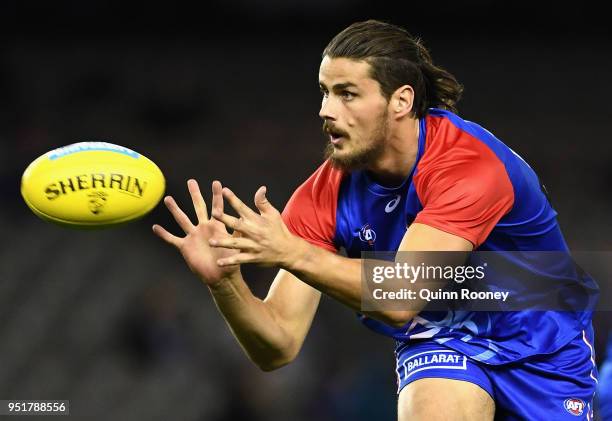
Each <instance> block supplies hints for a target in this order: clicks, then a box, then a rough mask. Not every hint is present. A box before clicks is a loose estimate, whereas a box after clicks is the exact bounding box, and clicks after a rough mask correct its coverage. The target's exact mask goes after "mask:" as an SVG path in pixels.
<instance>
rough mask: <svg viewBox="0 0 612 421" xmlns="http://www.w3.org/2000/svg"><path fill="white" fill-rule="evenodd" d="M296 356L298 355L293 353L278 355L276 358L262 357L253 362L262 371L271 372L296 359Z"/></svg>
mask: <svg viewBox="0 0 612 421" xmlns="http://www.w3.org/2000/svg"><path fill="white" fill-rule="evenodd" d="M295 357H296V356H293V355H284V356H277V357H276V358H265V359H260V360H258V361H253V362H254V363H255V365H257V367H258V368H259V369H260V370H261V371H264V372H266V373H269V372H270V371H274V370H278V369H279V368H282V367H284V366H286V365H288V364H289V363H291V362H292V361H293V360H294V359H295Z"/></svg>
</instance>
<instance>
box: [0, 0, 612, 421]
mask: <svg viewBox="0 0 612 421" xmlns="http://www.w3.org/2000/svg"><path fill="white" fill-rule="evenodd" d="M367 18H378V19H383V20H387V21H391V22H393V23H397V24H400V25H402V26H405V27H406V28H407V29H409V30H410V31H411V32H412V33H414V34H416V35H419V36H421V37H422V38H423V39H424V41H425V44H426V45H427V46H428V47H429V48H430V49H431V51H432V53H433V57H434V60H435V61H436V62H437V63H439V64H441V65H443V66H445V67H446V68H447V69H449V70H450V71H451V72H452V73H454V74H455V75H456V76H457V77H458V79H459V80H460V81H461V82H462V83H463V84H464V85H465V88H466V89H465V95H464V99H463V101H462V102H461V103H460V111H461V115H462V116H463V117H464V118H466V119H469V120H473V121H476V122H478V123H480V124H482V125H484V126H485V127H486V128H488V129H489V130H491V131H493V132H494V133H495V134H496V135H497V136H498V137H500V138H501V139H502V140H504V141H505V142H506V143H507V144H508V145H510V146H511V147H512V148H514V149H515V150H516V151H517V152H519V153H520V154H521V155H522V156H523V157H525V158H526V160H527V161H528V162H529V163H530V164H532V166H533V167H534V168H535V169H536V170H537V171H538V173H539V175H540V177H541V179H542V180H543V181H544V183H545V184H546V185H547V187H548V190H549V191H550V193H551V196H552V200H553V204H554V205H555V207H556V208H557V210H558V211H559V219H560V221H561V224H562V228H563V229H564V232H565V234H566V237H567V239H568V241H569V243H570V245H571V247H572V248H574V249H576V250H611V249H612V240H611V238H612V226H611V224H610V223H609V215H611V214H612V199H611V193H612V190H611V189H612V187H611V186H612V165H611V158H612V148H611V147H610V142H611V140H612V139H611V134H610V133H611V130H610V129H611V125H610V121H612V109H611V106H610V98H612V85H611V84H610V83H609V78H610V74H611V71H612V54H610V40H611V37H610V27H609V23H607V22H606V21H605V17H603V16H602V14H601V13H599V11H598V9H597V7H596V5H594V4H592V3H591V2H581V3H580V4H572V5H571V6H570V5H568V6H560V5H558V4H554V5H553V4H552V3H548V2H545V3H540V2H527V1H518V2H513V3H512V5H511V6H510V5H505V6H503V5H500V4H497V3H493V2H486V1H471V2H444V1H442V2H435V4H432V5H429V4H425V3H423V4H405V5H398V4H397V3H390V4H385V3H384V2H376V4H375V5H374V4H372V3H371V2H367V1H365V0H360V1H349V0H333V1H323V0H311V1H308V2H307V1H297V2H282V1H279V0H273V1H268V2H264V1H249V2H247V1H244V0H235V1H233V2H223V1H220V0H217V1H211V2H207V3H206V5H205V6H204V5H200V7H198V8H195V9H194V8H193V6H189V5H188V3H180V2H178V3H175V2H173V3H169V2H164V3H154V4H144V3H142V4H129V5H128V4H125V3H124V2H119V1H101V0H96V1H87V2H77V1H59V2H40V3H38V2H34V1H16V0H13V1H4V2H3V3H2V5H1V6H0V22H1V23H2V25H0V36H1V39H2V48H1V49H0V92H1V100H0V141H1V142H2V152H1V153H0V197H1V198H2V206H1V207H0V232H1V233H2V237H3V241H2V243H1V245H0V399H69V400H70V402H71V412H72V414H73V415H77V416H87V418H88V419H96V420H97V419H99V420H109V419H114V420H122V419H125V420H234V419H242V420H296V421H297V420H312V419H316V420H345V419H350V420H392V419H394V418H395V395H394V393H395V378H394V357H393V344H392V342H391V341H390V340H388V339H386V338H384V337H381V336H377V335H375V334H373V333H371V332H369V331H368V330H367V329H365V328H363V327H361V326H360V325H359V323H357V321H356V320H355V317H354V315H353V314H352V313H351V312H350V311H348V310H347V309H345V308H343V307H342V306H341V305H338V304H337V303H335V302H332V301H331V300H329V299H324V300H323V302H322V305H321V308H320V310H319V313H318V315H317V317H316V318H315V322H314V325H313V328H312V331H311V333H310V335H309V337H308V338H307V340H306V344H305V346H304V349H303V351H302V353H301V354H300V356H299V357H298V359H297V360H296V361H295V362H294V363H293V364H291V365H290V366H288V367H285V368H283V369H281V370H279V371H276V372H273V373H261V372H259V371H258V370H257V369H256V368H255V366H253V365H252V364H251V363H250V362H249V361H248V360H247V359H246V357H245V356H244V355H243V354H242V351H241V350H240V349H239V346H238V345H237V343H236V342H235V341H234V339H233V337H232V336H231V334H230V333H229V331H228V329H227V328H226V326H225V324H224V322H223V320H222V319H221V317H220V316H219V315H218V314H217V311H216V309H215V308H214V305H213V303H212V300H211V299H210V296H209V294H208V291H207V290H206V288H205V287H203V286H202V285H201V284H200V283H199V282H198V281H197V280H196V279H194V277H193V276H192V275H191V273H190V272H189V270H188V269H187V268H186V266H185V265H184V263H183V261H182V259H181V258H180V256H179V255H178V253H176V252H175V251H174V250H172V249H171V248H169V247H167V246H166V245H165V244H162V242H161V241H159V240H158V239H157V238H155V237H154V236H153V234H152V233H151V230H150V226H151V224H152V223H153V222H157V223H162V224H163V225H165V226H167V227H170V228H171V229H172V230H173V231H174V232H178V227H177V226H176V225H175V224H174V223H173V222H172V221H171V219H170V217H169V215H168V213H167V211H166V210H165V208H163V206H160V207H159V208H158V209H156V210H155V211H154V212H153V213H152V214H151V215H150V216H148V217H146V218H145V219H144V220H142V221H139V222H136V223H134V224H131V225H129V226H126V227H122V228H119V229H113V230H108V231H99V232H81V231H72V230H67V229H62V228H59V227H56V226H53V225H50V224H47V223H45V222H42V221H40V220H38V219H37V218H36V217H35V216H34V215H33V214H32V213H31V212H30V211H29V210H28V209H27V207H26V206H25V204H24V203H23V202H22V200H21V197H20V195H19V180H20V176H21V173H22V172H23V170H24V169H25V167H26V166H27V165H28V163H29V162H30V161H32V160H33V159H34V158H36V157H37V156H39V155H41V154H43V153H44V152H46V151H48V150H50V149H52V148H55V147H58V146H61V145H65V144H68V143H73V142H76V141H85V140H106V141H110V142H113V143H117V144H120V145H125V146H128V147H130V148H133V149H135V150H137V151H140V152H142V153H144V154H145V155H147V156H148V157H149V158H151V159H152V160H154V161H155V162H156V163H157V164H158V165H159V166H160V167H161V169H162V170H163V171H164V173H165V175H166V177H167V182H168V186H167V192H168V193H170V194H172V195H174V196H175V197H177V198H178V199H179V201H180V202H181V203H183V204H187V203H188V195H187V191H186V186H185V181H186V180H187V178H190V177H195V178H197V179H198V180H199V181H200V182H201V184H202V185H204V186H205V187H206V190H207V191H208V186H209V183H210V181H212V180H213V179H220V180H222V181H223V182H224V184H226V185H228V186H230V187H232V188H233V189H234V191H236V192H237V193H238V194H239V196H241V197H243V198H244V199H249V200H250V198H251V197H252V195H253V193H254V192H255V190H256V188H257V187H258V186H260V185H262V184H266V185H267V186H268V191H269V197H270V199H271V200H272V202H273V203H274V204H275V205H276V206H277V207H279V208H282V207H283V206H284V203H285V202H286V200H287V199H288V198H289V196H290V195H291V193H292V191H293V189H295V188H296V187H297V186H298V185H299V184H300V183H301V182H302V181H303V180H304V179H305V178H306V177H307V176H308V175H309V174H310V173H311V172H312V171H313V170H314V169H315V168H316V166H318V164H319V162H320V161H321V156H322V149H323V146H324V140H323V137H322V136H321V134H320V126H321V122H320V120H319V118H318V116H317V112H318V107H319V100H320V99H319V92H318V88H317V72H318V66H319V61H320V52H321V51H322V49H323V47H324V46H325V45H326V43H327V42H328V41H329V39H330V38H331V37H332V36H333V35H335V33H337V32H338V31H340V30H341V29H343V28H344V27H345V26H346V25H348V24H350V23H351V22H353V21H356V20H363V19H367ZM274 272H275V271H272V270H262V269H257V268H252V267H246V268H244V273H245V277H246V278H247V279H248V280H249V281H250V285H251V287H252V288H253V290H254V291H255V292H256V293H257V294H258V295H260V296H263V295H264V294H265V292H266V291H267V287H268V285H269V281H270V280H271V277H272V276H273V274H274ZM600 281H601V280H600ZM606 298H607V297H603V298H602V299H606ZM608 299H609V298H608ZM599 319H601V320H603V322H602V321H598V327H597V329H598V330H597V333H598V345H597V347H598V350H600V352H599V354H598V358H599V360H601V358H602V357H603V355H602V354H603V347H602V344H603V343H604V341H605V338H606V336H607V330H608V326H606V325H605V323H604V322H605V321H606V319H608V317H607V315H603V317H601V315H599Z"/></svg>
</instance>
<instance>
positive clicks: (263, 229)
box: [209, 186, 300, 268]
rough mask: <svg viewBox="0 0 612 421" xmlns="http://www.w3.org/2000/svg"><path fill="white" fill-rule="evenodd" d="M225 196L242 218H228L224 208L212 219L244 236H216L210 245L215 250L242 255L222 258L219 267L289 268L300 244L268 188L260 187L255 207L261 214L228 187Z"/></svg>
mask: <svg viewBox="0 0 612 421" xmlns="http://www.w3.org/2000/svg"><path fill="white" fill-rule="evenodd" d="M222 193H223V198H224V199H226V200H227V201H228V202H229V204H230V205H231V206H232V208H234V210H235V211H236V212H237V213H238V215H239V216H240V218H236V217H233V216H231V215H227V214H225V213H223V209H220V208H215V209H213V211H212V216H213V218H215V219H217V220H219V221H221V222H223V224H225V226H226V227H228V228H231V229H232V230H234V233H236V232H238V233H240V235H239V236H233V237H231V238H230V237H227V236H222V235H220V236H217V235H215V236H214V237H213V238H211V239H210V240H209V244H210V245H211V246H212V247H215V248H223V249H235V250H238V251H239V253H237V254H233V255H230V256H224V257H222V258H219V259H218V261H217V263H218V264H219V265H220V266H222V267H228V266H230V267H231V266H233V265H239V264H242V263H257V264H259V265H262V266H280V267H284V268H288V267H289V266H290V263H291V261H292V259H293V258H294V256H295V255H296V251H297V247H299V246H300V242H299V239H298V238H297V237H295V236H294V235H292V234H291V233H290V232H289V229H288V228H287V226H286V225H285V223H284V222H283V220H282V218H281V214H280V212H279V211H278V210H277V209H276V208H275V207H274V206H272V204H271V203H270V202H269V201H268V199H267V198H266V187H265V186H262V187H260V188H259V189H258V190H257V192H256V193H255V206H256V207H257V209H258V210H259V213H257V212H255V211H254V210H252V209H251V208H249V207H248V206H247V205H245V204H244V203H243V202H242V200H240V199H239V198H238V196H236V195H235V194H234V193H233V192H232V191H231V190H230V189H228V188H227V187H224V188H223V190H222Z"/></svg>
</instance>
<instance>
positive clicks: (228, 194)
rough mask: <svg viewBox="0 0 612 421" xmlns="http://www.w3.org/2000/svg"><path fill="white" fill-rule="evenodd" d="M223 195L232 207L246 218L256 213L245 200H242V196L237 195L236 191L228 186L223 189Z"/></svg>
mask: <svg viewBox="0 0 612 421" xmlns="http://www.w3.org/2000/svg"><path fill="white" fill-rule="evenodd" d="M223 197H224V198H225V199H227V201H228V202H229V204H230V205H231V206H232V208H234V210H235V211H236V212H238V215H240V216H242V217H244V218H249V217H253V216H255V215H256V213H255V212H254V211H253V209H251V208H249V207H248V206H247V205H245V204H244V202H243V201H242V200H240V198H239V197H238V196H236V195H235V194H234V192H233V191H231V190H230V189H228V188H227V187H225V188H224V189H223Z"/></svg>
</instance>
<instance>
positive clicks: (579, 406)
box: [563, 398, 586, 417]
mask: <svg viewBox="0 0 612 421" xmlns="http://www.w3.org/2000/svg"><path fill="white" fill-rule="evenodd" d="M563 407H564V408H565V410H566V411H567V412H569V413H570V414H572V415H575V416H577V417H579V416H580V415H582V413H583V412H584V408H585V407H586V404H585V403H584V401H583V400H582V399H578V398H568V399H566V400H565V401H564V402H563Z"/></svg>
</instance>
